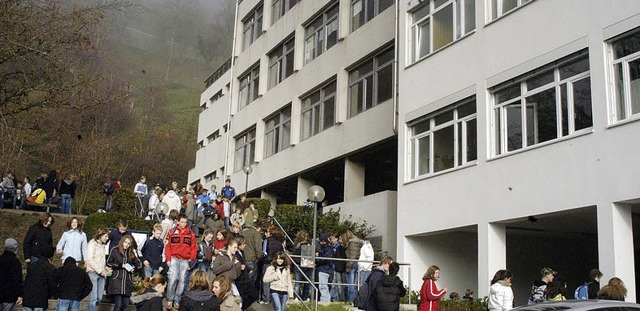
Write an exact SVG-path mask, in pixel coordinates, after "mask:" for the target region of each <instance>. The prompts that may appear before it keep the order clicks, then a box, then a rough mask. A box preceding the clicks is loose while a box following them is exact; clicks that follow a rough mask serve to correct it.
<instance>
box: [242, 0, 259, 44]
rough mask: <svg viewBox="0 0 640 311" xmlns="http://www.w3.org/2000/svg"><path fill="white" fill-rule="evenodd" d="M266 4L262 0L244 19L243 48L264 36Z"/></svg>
mask: <svg viewBox="0 0 640 311" xmlns="http://www.w3.org/2000/svg"><path fill="white" fill-rule="evenodd" d="M263 21H264V4H263V2H262V1H260V3H259V4H258V5H257V6H256V7H255V8H254V9H253V10H251V12H249V13H248V14H247V15H246V16H245V18H243V19H242V50H243V51H244V50H246V49H247V48H248V47H249V46H251V44H253V42H255V41H256V40H258V38H260V36H262V23H263Z"/></svg>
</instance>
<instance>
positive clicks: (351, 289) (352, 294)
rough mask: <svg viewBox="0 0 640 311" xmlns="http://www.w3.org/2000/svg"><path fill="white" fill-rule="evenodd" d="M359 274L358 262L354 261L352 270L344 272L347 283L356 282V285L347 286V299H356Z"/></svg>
mask: <svg viewBox="0 0 640 311" xmlns="http://www.w3.org/2000/svg"><path fill="white" fill-rule="evenodd" d="M357 275H358V263H357V262H354V263H353V266H352V267H351V271H349V272H345V273H344V276H345V283H348V284H354V285H348V286H347V301H353V300H354V299H356V294H357V293H358V291H357V289H356V285H355V284H358V283H357V282H356V276H357Z"/></svg>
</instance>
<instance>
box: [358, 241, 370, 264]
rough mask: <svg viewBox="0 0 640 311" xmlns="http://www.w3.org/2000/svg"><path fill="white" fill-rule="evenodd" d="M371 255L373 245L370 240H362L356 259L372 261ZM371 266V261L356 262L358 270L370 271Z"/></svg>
mask: <svg viewBox="0 0 640 311" xmlns="http://www.w3.org/2000/svg"><path fill="white" fill-rule="evenodd" d="M373 255H374V252H373V245H371V242H369V241H364V243H362V247H361V248H360V256H359V257H358V260H365V261H373ZM372 267H373V263H370V262H358V270H360V271H371V268H372Z"/></svg>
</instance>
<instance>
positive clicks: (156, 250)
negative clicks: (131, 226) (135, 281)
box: [140, 224, 164, 278]
mask: <svg viewBox="0 0 640 311" xmlns="http://www.w3.org/2000/svg"><path fill="white" fill-rule="evenodd" d="M163 251H164V242H163V241H162V225H161V224H155V225H153V236H152V237H151V238H150V239H148V240H147V242H146V243H144V245H143V246H142V250H141V251H140V252H141V253H142V259H143V262H142V264H143V265H144V276H145V277H147V278H150V277H152V276H154V275H156V274H158V273H161V272H162V270H163V268H162V262H163V260H162V259H163V258H162V252H163Z"/></svg>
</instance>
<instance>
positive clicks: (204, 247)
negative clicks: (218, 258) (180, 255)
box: [198, 241, 214, 265]
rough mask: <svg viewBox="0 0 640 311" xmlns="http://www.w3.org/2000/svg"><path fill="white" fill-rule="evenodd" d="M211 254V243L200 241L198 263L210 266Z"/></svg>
mask: <svg viewBox="0 0 640 311" xmlns="http://www.w3.org/2000/svg"><path fill="white" fill-rule="evenodd" d="M213 253H214V249H213V243H207V242H206V241H202V242H200V243H199V244H198V262H201V263H203V264H205V265H210V264H211V261H213Z"/></svg>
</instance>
